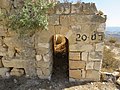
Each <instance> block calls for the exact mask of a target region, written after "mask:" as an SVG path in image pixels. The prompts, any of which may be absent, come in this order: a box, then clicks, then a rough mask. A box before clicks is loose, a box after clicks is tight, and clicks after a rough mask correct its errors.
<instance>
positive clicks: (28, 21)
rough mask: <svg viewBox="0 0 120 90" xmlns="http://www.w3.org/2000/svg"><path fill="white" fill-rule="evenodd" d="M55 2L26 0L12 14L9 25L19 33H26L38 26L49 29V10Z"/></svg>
mask: <svg viewBox="0 0 120 90" xmlns="http://www.w3.org/2000/svg"><path fill="white" fill-rule="evenodd" d="M53 5H54V3H48V2H47V1H46V0H24V3H23V5H22V8H19V7H18V8H17V9H15V10H14V13H12V14H10V16H9V19H8V27H9V28H11V29H12V30H16V31H17V32H19V33H26V32H29V31H30V30H37V29H38V28H42V29H47V25H48V21H47V14H46V12H47V10H48V9H49V8H50V7H52V6H53Z"/></svg>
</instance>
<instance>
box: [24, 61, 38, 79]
mask: <svg viewBox="0 0 120 90" xmlns="http://www.w3.org/2000/svg"><path fill="white" fill-rule="evenodd" d="M24 70H25V74H26V76H27V77H30V78H32V77H35V76H37V71H36V63H35V60H34V59H31V60H28V62H27V65H26V66H25V67H24Z"/></svg>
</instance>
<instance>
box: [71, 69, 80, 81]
mask: <svg viewBox="0 0 120 90" xmlns="http://www.w3.org/2000/svg"><path fill="white" fill-rule="evenodd" d="M69 77H70V78H74V79H81V70H69Z"/></svg>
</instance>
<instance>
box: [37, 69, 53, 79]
mask: <svg viewBox="0 0 120 90" xmlns="http://www.w3.org/2000/svg"><path fill="white" fill-rule="evenodd" d="M37 75H38V77H39V78H41V79H49V80H50V79H51V70H50V69H47V68H37Z"/></svg>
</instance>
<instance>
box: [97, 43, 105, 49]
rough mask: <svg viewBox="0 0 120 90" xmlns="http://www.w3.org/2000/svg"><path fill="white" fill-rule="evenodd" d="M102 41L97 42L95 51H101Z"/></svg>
mask: <svg viewBox="0 0 120 90" xmlns="http://www.w3.org/2000/svg"><path fill="white" fill-rule="evenodd" d="M103 48H104V43H97V44H96V49H95V51H103Z"/></svg>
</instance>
